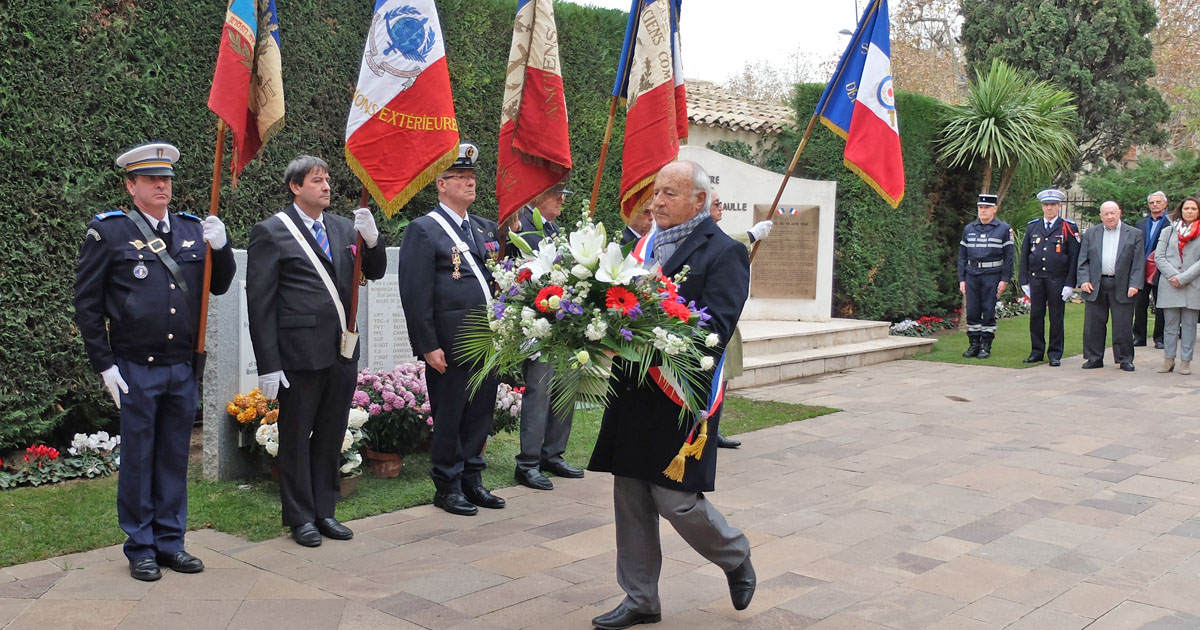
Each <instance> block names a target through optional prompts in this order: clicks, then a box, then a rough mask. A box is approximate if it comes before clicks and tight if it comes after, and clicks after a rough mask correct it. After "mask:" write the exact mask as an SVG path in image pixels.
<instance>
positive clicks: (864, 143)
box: [815, 0, 904, 208]
mask: <svg viewBox="0 0 1200 630" xmlns="http://www.w3.org/2000/svg"><path fill="white" fill-rule="evenodd" d="M891 68H892V62H891V40H890V37H889V34H888V8H887V0H871V3H870V4H869V5H868V6H867V9H866V11H864V12H863V15H862V19H861V20H859V22H858V29H857V30H855V32H854V35H853V36H852V37H851V38H850V43H849V45H847V46H846V51H845V52H844V53H842V59H841V61H839V62H838V65H837V69H836V70H834V73H833V78H832V79H831V80H830V81H829V85H826V86H825V93H824V94H822V95H821V100H820V101H819V102H818V103H817V109H816V112H815V114H816V115H817V116H819V117H820V120H821V122H822V123H824V124H825V126H826V127H829V129H831V130H832V131H833V132H834V133H836V134H838V135H839V136H841V137H843V138H845V139H846V150H845V153H844V160H843V162H844V163H845V165H846V167H847V168H849V169H850V170H852V171H854V172H855V173H857V174H858V176H859V177H861V178H862V179H863V181H865V182H866V183H867V184H868V185H870V186H871V188H874V189H875V192H877V193H879V195H880V196H881V197H883V199H884V201H886V202H887V203H888V205H890V206H892V207H893V208H895V207H896V206H898V205H900V201H901V200H902V199H903V198H904V157H903V154H902V153H901V150H900V123H899V120H898V119H897V117H896V94H895V89H894V87H893V85H892V70H891Z"/></svg>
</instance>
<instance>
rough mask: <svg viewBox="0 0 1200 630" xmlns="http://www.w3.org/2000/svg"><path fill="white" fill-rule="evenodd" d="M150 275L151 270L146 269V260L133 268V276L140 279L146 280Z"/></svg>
mask: <svg viewBox="0 0 1200 630" xmlns="http://www.w3.org/2000/svg"><path fill="white" fill-rule="evenodd" d="M148 275H150V270H149V269H146V263H144V262H139V263H138V264H137V266H136V267H134V268H133V277H134V278H137V279H138V280H145V279H146V276H148Z"/></svg>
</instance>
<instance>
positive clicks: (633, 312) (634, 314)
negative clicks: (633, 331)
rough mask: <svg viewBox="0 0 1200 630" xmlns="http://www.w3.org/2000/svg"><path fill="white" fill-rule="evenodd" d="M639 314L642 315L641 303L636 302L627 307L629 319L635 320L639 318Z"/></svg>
mask: <svg viewBox="0 0 1200 630" xmlns="http://www.w3.org/2000/svg"><path fill="white" fill-rule="evenodd" d="M641 316H642V305H641V304H638V305H637V306H635V307H633V308H631V309H629V319H631V320H633V321H637V318H639V317H641Z"/></svg>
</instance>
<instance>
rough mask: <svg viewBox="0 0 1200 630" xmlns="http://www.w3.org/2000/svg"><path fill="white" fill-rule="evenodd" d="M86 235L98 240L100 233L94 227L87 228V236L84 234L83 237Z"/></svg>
mask: <svg viewBox="0 0 1200 630" xmlns="http://www.w3.org/2000/svg"><path fill="white" fill-rule="evenodd" d="M88 237H91V238H94V239H96V241H97V242H99V240H100V233H99V232H97V231H96V228H88V231H87V236H85V237H84V238H88Z"/></svg>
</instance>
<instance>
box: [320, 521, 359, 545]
mask: <svg viewBox="0 0 1200 630" xmlns="http://www.w3.org/2000/svg"><path fill="white" fill-rule="evenodd" d="M317 531H319V532H321V535H322V536H324V537H326V538H332V539H334V540H350V539H351V538H354V532H352V531H350V528H349V527H346V526H345V525H342V524H341V523H339V522H337V519H336V518H333V517H329V518H319V519H317Z"/></svg>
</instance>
